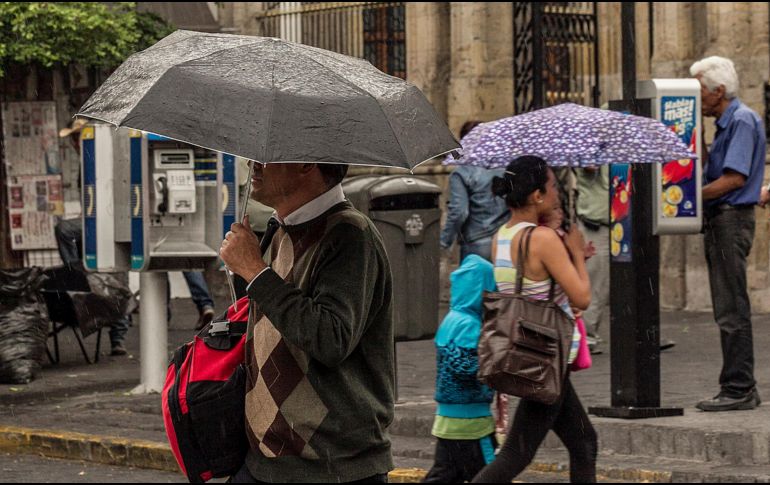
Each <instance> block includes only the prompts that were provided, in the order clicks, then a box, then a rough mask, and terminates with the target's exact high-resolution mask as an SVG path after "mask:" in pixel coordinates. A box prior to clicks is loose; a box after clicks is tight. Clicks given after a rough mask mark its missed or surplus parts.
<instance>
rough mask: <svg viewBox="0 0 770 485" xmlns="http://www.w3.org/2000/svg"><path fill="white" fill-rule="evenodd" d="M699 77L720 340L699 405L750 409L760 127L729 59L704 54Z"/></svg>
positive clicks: (754, 399) (762, 145)
mask: <svg viewBox="0 0 770 485" xmlns="http://www.w3.org/2000/svg"><path fill="white" fill-rule="evenodd" d="M690 74H691V75H692V76H693V77H695V78H697V79H698V80H699V81H700V83H701V107H702V111H703V113H702V114H703V116H710V117H714V118H716V129H717V130H716V134H715V135H714V142H713V143H712V145H711V150H710V151H709V153H708V157H707V159H708V161H707V162H706V165H705V167H704V183H703V201H704V205H705V214H704V215H705V217H704V219H705V220H704V243H705V249H706V262H707V263H708V270H709V283H710V286H711V299H712V304H713V307H714V319H715V320H716V323H717V325H718V326H719V330H720V334H721V344H722V373H721V375H720V377H719V385H720V391H719V393H718V394H717V395H716V396H715V397H714V398H713V399H708V400H704V401H701V402H699V403H698V404H697V405H696V407H697V408H698V409H700V410H701V411H733V410H750V409H754V408H756V407H757V406H759V404H760V403H761V400H760V397H759V393H758V392H757V387H756V385H757V381H756V379H755V378H754V343H753V335H752V324H751V301H750V299H749V292H748V282H747V275H746V269H747V259H748V257H749V254H750V253H751V247H752V244H753V242H754V232H755V225H756V220H755V217H756V216H755V207H756V206H757V204H758V203H760V202H761V197H762V181H763V180H764V171H765V151H766V140H765V128H764V126H763V124H762V119H761V118H760V116H759V115H758V114H757V113H755V112H754V111H752V110H751V109H750V108H749V107H748V106H746V105H745V104H743V103H742V102H741V101H740V99H738V74H737V73H736V72H735V66H734V65H733V62H732V61H731V60H729V59H725V58H724V57H716V56H714V57H708V58H706V59H703V60H701V61H698V62H696V63H694V64H693V65H692V67H690Z"/></svg>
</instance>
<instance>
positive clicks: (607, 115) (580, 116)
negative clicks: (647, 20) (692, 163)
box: [444, 103, 697, 168]
mask: <svg viewBox="0 0 770 485" xmlns="http://www.w3.org/2000/svg"><path fill="white" fill-rule="evenodd" d="M461 143H462V146H463V154H462V156H461V157H460V158H458V159H456V160H455V159H452V158H451V157H447V158H446V159H445V160H444V164H445V165H452V164H459V165H474V166H478V167H484V168H501V167H505V166H506V165H508V163H510V162H511V161H513V160H514V159H516V158H518V157H520V156H522V155H537V156H539V157H541V158H543V159H544V160H545V161H546V162H548V164H549V165H551V166H553V167H596V166H600V165H609V164H611V163H665V162H669V161H671V160H683V159H695V158H697V156H696V155H695V154H694V153H693V152H691V151H690V150H689V148H688V147H687V145H685V144H684V143H683V142H682V141H681V140H680V139H679V137H678V136H677V135H676V133H674V132H673V131H671V130H670V129H669V128H667V127H666V126H665V125H664V124H663V123H661V122H659V121H657V120H654V119H652V118H645V117H643V116H633V115H627V114H624V113H620V112H617V111H609V110H602V109H596V108H588V107H585V106H580V105H577V104H573V103H565V104H560V105H557V106H552V107H550V108H544V109H540V110H537V111H532V112H529V113H525V114H521V115H517V116H512V117H509V118H502V119H499V120H497V121H492V122H489V123H482V124H481V125H479V126H477V127H476V128H474V129H473V130H471V132H470V133H468V135H466V137H465V138H463V140H462V142H461Z"/></svg>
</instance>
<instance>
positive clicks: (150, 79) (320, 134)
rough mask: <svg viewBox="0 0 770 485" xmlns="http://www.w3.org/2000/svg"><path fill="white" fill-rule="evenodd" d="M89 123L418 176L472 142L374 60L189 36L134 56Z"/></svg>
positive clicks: (258, 156)
mask: <svg viewBox="0 0 770 485" xmlns="http://www.w3.org/2000/svg"><path fill="white" fill-rule="evenodd" d="M77 116H84V117H88V118H93V119H96V120H101V121H106V122H109V123H112V124H114V125H116V126H126V127H129V128H134V129H137V130H143V131H148V132H151V133H155V134H158V135H163V136H166V137H168V138H172V139H175V140H179V141H183V142H187V143H191V144H193V145H198V146H201V147H205V148H209V149H213V150H216V151H220V152H224V153H229V154H232V155H238V156H241V157H244V158H248V159H250V160H257V161H260V162H265V163H269V162H316V163H344V164H351V165H368V166H386V167H399V168H404V169H412V168H413V167H415V166H417V165H419V164H420V163H421V162H423V161H426V160H429V159H431V158H434V157H436V156H439V155H443V154H446V153H448V152H450V151H453V150H455V149H457V148H459V146H460V145H459V143H457V140H456V139H455V138H454V136H452V134H451V132H450V131H449V129H448V128H447V126H446V123H445V122H444V121H443V120H442V119H441V118H440V117H439V116H438V114H437V113H436V112H435V110H434V109H433V107H432V106H431V105H430V103H429V102H428V100H427V99H426V98H425V96H424V95H423V94H422V93H421V92H420V90H419V89H417V88H416V87H414V86H412V85H411V84H409V83H407V82H405V81H403V80H401V79H398V78H395V77H392V76H388V75H386V74H384V73H382V72H381V71H379V70H378V69H377V68H375V67H374V66H372V65H371V64H370V63H368V62H366V61H364V60H361V59H356V58H353V57H349V56H344V55H341V54H337V53H334V52H330V51H327V50H323V49H317V48H314V47H309V46H305V45H301V44H295V43H291V42H285V41H282V40H279V39H273V38H267V37H251V36H240V35H227V34H206V33H201V32H191V31H184V30H180V31H177V32H175V33H173V34H171V35H169V36H168V37H166V38H164V39H162V40H161V41H159V42H158V43H157V44H155V45H154V46H152V47H150V48H149V49H146V50H144V51H142V52H139V53H137V54H134V55H133V56H131V57H129V58H128V59H127V60H126V61H125V62H124V63H123V64H122V65H121V66H120V67H119V68H118V69H117V70H116V71H115V72H114V73H113V74H112V75H111V76H110V77H109V78H108V79H107V81H106V82H105V83H104V84H103V85H102V86H101V87H100V88H99V89H98V90H97V91H96V92H95V93H94V94H93V96H91V98H90V99H89V100H88V101H87V102H86V103H85V105H84V106H83V107H82V108H81V109H80V112H79V113H78V115H77Z"/></svg>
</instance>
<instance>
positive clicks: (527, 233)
mask: <svg viewBox="0 0 770 485" xmlns="http://www.w3.org/2000/svg"><path fill="white" fill-rule="evenodd" d="M536 228H537V227H536V226H530V227H527V228H526V229H524V232H523V233H522V235H521V241H520V242H519V252H518V256H517V259H516V294H517V295H521V292H522V290H523V289H524V269H525V262H526V260H527V258H528V257H529V245H530V242H531V241H532V233H533V232H535V229H536ZM549 279H550V280H551V287H550V289H549V290H548V300H547V302H548V303H553V300H554V298H555V297H556V280H555V279H553V277H551V276H549Z"/></svg>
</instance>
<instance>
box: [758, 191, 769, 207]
mask: <svg viewBox="0 0 770 485" xmlns="http://www.w3.org/2000/svg"><path fill="white" fill-rule="evenodd" d="M768 202H770V185H768V186H767V187H762V195H761V196H760V198H759V205H760V207H762V208H763V209H764V208H765V207H767V203H768Z"/></svg>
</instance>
